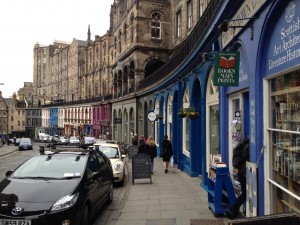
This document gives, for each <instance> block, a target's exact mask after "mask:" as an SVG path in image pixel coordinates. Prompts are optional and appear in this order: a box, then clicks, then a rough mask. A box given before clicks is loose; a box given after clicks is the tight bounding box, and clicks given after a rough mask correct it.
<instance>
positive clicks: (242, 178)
mask: <svg viewBox="0 0 300 225" xmlns="http://www.w3.org/2000/svg"><path fill="white" fill-rule="evenodd" d="M241 145H243V149H244V150H245V153H244V158H243V161H242V162H241V163H240V165H238V166H237V167H236V168H234V173H237V177H238V181H239V182H240V185H241V189H242V192H241V194H240V195H239V196H238V197H237V199H236V200H235V202H234V204H233V205H232V206H231V207H230V209H229V210H227V211H226V212H225V216H226V217H228V218H229V219H234V218H236V217H238V215H239V209H240V207H241V206H242V205H243V204H244V203H245V202H246V162H247V161H249V139H248V138H245V139H244V140H243V141H242V143H241ZM237 147H238V146H237ZM236 157H238V156H236ZM232 160H233V161H234V160H235V159H234V158H233V159H232Z"/></svg>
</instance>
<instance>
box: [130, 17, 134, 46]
mask: <svg viewBox="0 0 300 225" xmlns="http://www.w3.org/2000/svg"><path fill="white" fill-rule="evenodd" d="M133 18H134V16H133V15H131V17H130V42H131V43H132V42H133V31H134V26H133Z"/></svg>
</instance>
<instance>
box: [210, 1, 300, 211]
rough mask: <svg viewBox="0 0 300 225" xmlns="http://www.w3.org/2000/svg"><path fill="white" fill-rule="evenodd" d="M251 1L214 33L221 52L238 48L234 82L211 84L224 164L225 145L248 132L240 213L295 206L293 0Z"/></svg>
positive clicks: (299, 72) (296, 24) (297, 99)
mask: <svg viewBox="0 0 300 225" xmlns="http://www.w3.org/2000/svg"><path fill="white" fill-rule="evenodd" d="M249 2H251V1H249ZM249 2H245V3H244V4H243V5H242V6H241V8H240V10H239V11H238V12H237V14H236V15H235V16H234V17H233V18H232V20H235V19H237V18H239V19H241V18H243V15H241V14H239V12H245V9H247V10H248V9H249V8H251V7H249V5H248V4H249ZM256 3H257V4H256V5H252V6H255V7H256V8H252V11H248V14H247V17H248V18H252V20H251V21H250V22H249V21H248V22H247V23H246V22H245V23H242V22H241V23H240V25H241V24H242V25H243V29H242V30H239V29H236V30H235V33H231V34H226V33H225V34H222V35H221V36H220V42H221V43H222V48H223V51H239V52H240V74H239V85H238V86H237V87H220V88H219V92H220V93H219V111H220V113H219V115H220V116H219V120H220V123H219V125H220V127H219V129H220V131H219V133H220V139H219V141H220V144H219V146H220V150H219V153H220V154H221V157H222V161H225V162H226V163H227V164H228V166H229V169H230V171H232V169H233V168H232V164H231V159H232V151H233V148H234V147H235V146H236V145H237V144H238V143H239V142H240V141H241V140H242V139H243V138H245V137H249V138H250V163H249V165H250V167H251V165H253V166H254V167H252V168H254V170H253V171H254V172H253V171H252V174H247V193H246V195H247V200H246V204H245V206H246V207H245V209H246V215H247V216H256V215H265V214H270V213H281V212H290V211H294V212H297V213H299V212H300V198H299V194H300V185H299V181H300V177H299V176H298V175H297V172H296V171H298V168H300V166H299V165H300V153H299V152H298V144H299V146H300V142H299V143H298V140H300V132H299V131H300V122H299V121H300V116H299V115H300V107H299V106H300V66H299V65H300V50H299V49H300V19H299V16H298V15H300V1H299V0H297V1H276V2H271V1H270V2H269V1H256ZM244 16H245V15H244ZM229 32H230V31H229ZM230 35H231V37H230ZM228 37H230V38H228ZM206 111H207V112H208V111H209V105H208V104H206ZM208 117H209V116H208ZM207 124H208V123H207ZM207 126H209V125H207ZM209 135H210V134H209V133H207V136H209ZM298 138H299V139H298ZM208 139H209V138H208V137H207V140H208ZM208 149H209V150H211V149H212V148H208ZM215 152H217V153H218V151H215ZM209 154H211V153H209V152H207V155H209ZM207 162H208V163H209V162H210V158H209V157H207ZM253 174H254V176H250V175H253Z"/></svg>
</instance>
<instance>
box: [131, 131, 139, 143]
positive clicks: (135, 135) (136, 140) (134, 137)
mask: <svg viewBox="0 0 300 225" xmlns="http://www.w3.org/2000/svg"><path fill="white" fill-rule="evenodd" d="M131 143H132V145H138V143H139V141H138V136H137V134H134V135H133V137H132V139H131Z"/></svg>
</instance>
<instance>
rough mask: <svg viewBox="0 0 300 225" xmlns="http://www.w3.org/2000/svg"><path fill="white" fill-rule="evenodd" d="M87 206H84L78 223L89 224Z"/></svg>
mask: <svg viewBox="0 0 300 225" xmlns="http://www.w3.org/2000/svg"><path fill="white" fill-rule="evenodd" d="M89 214H90V213H89V208H88V206H87V205H85V206H84V208H83V210H82V214H81V219H80V225H87V224H89Z"/></svg>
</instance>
